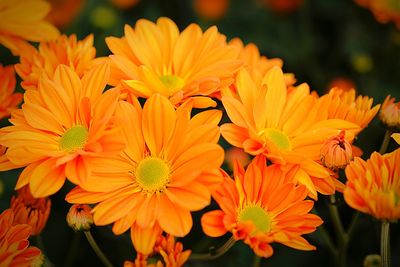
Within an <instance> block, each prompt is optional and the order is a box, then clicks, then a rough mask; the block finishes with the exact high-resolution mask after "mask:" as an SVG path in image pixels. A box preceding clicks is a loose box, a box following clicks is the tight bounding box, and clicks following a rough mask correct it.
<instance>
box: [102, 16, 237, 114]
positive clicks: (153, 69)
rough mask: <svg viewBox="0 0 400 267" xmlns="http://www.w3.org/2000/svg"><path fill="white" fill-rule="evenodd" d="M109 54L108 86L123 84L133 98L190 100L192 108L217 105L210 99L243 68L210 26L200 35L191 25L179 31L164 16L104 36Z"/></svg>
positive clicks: (179, 102)
mask: <svg viewBox="0 0 400 267" xmlns="http://www.w3.org/2000/svg"><path fill="white" fill-rule="evenodd" d="M106 42H107V44H108V47H109V48H110V50H111V51H112V53H113V55H111V56H110V57H111V60H112V62H113V67H114V68H113V69H112V79H111V84H112V85H118V84H120V83H121V82H122V84H123V86H124V87H128V88H129V90H130V91H131V92H133V93H134V94H135V95H136V96H139V97H144V98H148V97H150V96H151V95H153V94H155V93H159V94H161V95H163V96H166V97H168V98H169V99H170V101H171V102H172V103H173V104H174V105H175V106H179V105H180V104H182V103H183V102H186V101H187V100H189V99H191V100H192V101H193V104H194V106H195V107H199V108H205V107H210V106H216V103H215V101H213V100H212V99H211V98H209V96H210V95H211V94H213V93H215V92H218V91H219V90H220V88H223V87H226V86H229V85H230V84H231V83H232V82H233V75H234V74H235V72H236V71H237V70H238V68H239V67H240V66H241V61H240V60H238V59H237V50H236V49H235V48H234V47H233V46H231V45H227V44H226V37H225V36H224V35H222V34H220V33H219V32H218V29H217V27H215V26H213V27H211V28H209V29H208V30H207V31H205V32H204V33H203V32H202V30H201V29H200V27H199V25H197V24H191V25H189V26H188V27H187V28H186V29H185V30H184V31H182V32H181V33H180V32H179V30H178V27H177V26H176V24H175V23H174V22H173V21H172V20H170V19H168V18H159V19H158V20H157V23H153V22H150V21H148V20H145V19H140V20H138V21H137V22H136V26H135V29H133V28H131V27H130V26H128V25H126V26H125V36H124V37H122V38H116V37H108V38H107V39H106Z"/></svg>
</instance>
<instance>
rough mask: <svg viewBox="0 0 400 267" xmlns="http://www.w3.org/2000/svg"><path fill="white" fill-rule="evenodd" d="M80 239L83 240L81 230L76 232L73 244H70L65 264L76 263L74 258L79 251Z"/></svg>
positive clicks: (71, 264)
mask: <svg viewBox="0 0 400 267" xmlns="http://www.w3.org/2000/svg"><path fill="white" fill-rule="evenodd" d="M80 240H81V232H74V235H73V237H72V241H71V245H70V246H69V250H68V253H67V257H66V259H65V266H67V267H69V266H73V265H74V260H75V257H76V254H77V253H78V249H79V242H80Z"/></svg>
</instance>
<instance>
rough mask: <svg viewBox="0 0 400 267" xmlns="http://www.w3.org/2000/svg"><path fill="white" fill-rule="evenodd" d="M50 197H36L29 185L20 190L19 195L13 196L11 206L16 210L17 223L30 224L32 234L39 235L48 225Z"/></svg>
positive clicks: (15, 219) (15, 218)
mask: <svg viewBox="0 0 400 267" xmlns="http://www.w3.org/2000/svg"><path fill="white" fill-rule="evenodd" d="M50 207H51V201H50V199H49V198H47V197H46V198H34V197H33V196H32V194H31V192H30V190H29V186H24V187H22V188H21V189H19V190H18V195H17V196H13V197H12V198H11V205H10V208H11V209H12V210H13V211H14V215H15V216H14V221H15V223H20V224H28V225H30V226H31V227H32V235H38V234H40V232H42V230H43V228H44V227H45V226H46V223H47V219H48V218H49V215H50Z"/></svg>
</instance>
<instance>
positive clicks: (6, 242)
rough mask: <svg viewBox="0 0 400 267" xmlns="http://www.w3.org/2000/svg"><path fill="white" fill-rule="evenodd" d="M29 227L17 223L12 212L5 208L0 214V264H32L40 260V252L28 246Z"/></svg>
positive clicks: (15, 265)
mask: <svg viewBox="0 0 400 267" xmlns="http://www.w3.org/2000/svg"><path fill="white" fill-rule="evenodd" d="M30 234H31V227H30V226H29V225H27V224H18V223H16V222H15V220H14V212H13V210H11V209H7V210H5V211H3V212H2V213H1V214H0V266H10V267H18V266H34V263H36V262H37V261H40V260H41V258H40V257H41V252H40V250H39V249H38V248H36V247H31V246H29V241H28V238H29V236H30Z"/></svg>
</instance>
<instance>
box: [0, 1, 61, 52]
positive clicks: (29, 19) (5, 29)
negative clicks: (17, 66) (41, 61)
mask: <svg viewBox="0 0 400 267" xmlns="http://www.w3.org/2000/svg"><path fill="white" fill-rule="evenodd" d="M49 11H50V4H49V3H47V2H46V1H44V0H24V1H20V0H0V17H1V23H0V44H2V45H4V46H5V47H7V48H8V49H10V50H11V52H12V53H13V54H14V55H19V54H20V53H21V52H22V51H23V50H24V49H25V48H26V46H27V45H28V43H27V42H26V41H32V42H41V41H48V40H52V39H55V38H57V36H58V34H59V32H58V30H57V28H55V27H54V26H53V25H51V24H50V23H48V22H46V21H44V18H45V17H46V15H47V13H49Z"/></svg>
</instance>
